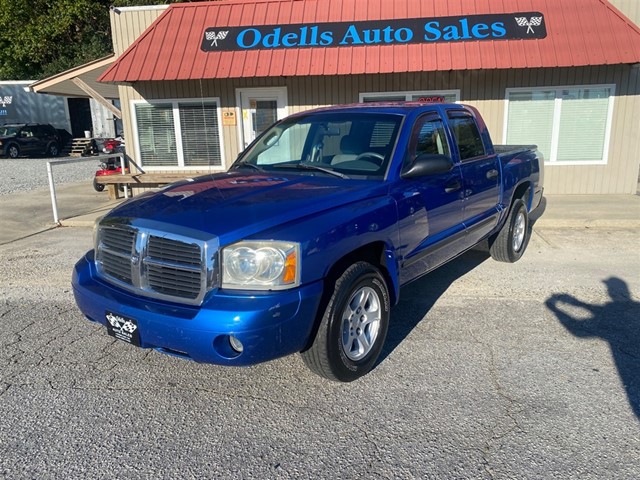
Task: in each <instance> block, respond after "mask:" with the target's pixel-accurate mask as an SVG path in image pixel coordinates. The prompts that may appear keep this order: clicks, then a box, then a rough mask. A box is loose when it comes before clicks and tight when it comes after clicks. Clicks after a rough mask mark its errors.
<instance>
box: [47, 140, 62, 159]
mask: <svg viewBox="0 0 640 480" xmlns="http://www.w3.org/2000/svg"><path fill="white" fill-rule="evenodd" d="M59 154H60V150H59V149H58V145H57V144H56V143H52V144H50V145H49V146H48V147H47V155H48V156H50V157H57V156H58V155H59Z"/></svg>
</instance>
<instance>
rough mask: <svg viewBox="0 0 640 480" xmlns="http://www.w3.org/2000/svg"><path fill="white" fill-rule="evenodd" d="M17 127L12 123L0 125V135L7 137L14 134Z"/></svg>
mask: <svg viewBox="0 0 640 480" xmlns="http://www.w3.org/2000/svg"><path fill="white" fill-rule="evenodd" d="M18 129H19V127H14V126H12V125H3V126H2V127H0V137H9V136H11V135H15V134H16V133H18Z"/></svg>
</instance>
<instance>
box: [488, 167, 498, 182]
mask: <svg viewBox="0 0 640 480" xmlns="http://www.w3.org/2000/svg"><path fill="white" fill-rule="evenodd" d="M497 177H498V170H496V169H495V168H492V169H491V170H489V171H488V172H487V179H489V180H491V179H494V178H497Z"/></svg>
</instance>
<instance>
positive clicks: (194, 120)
mask: <svg viewBox="0 0 640 480" xmlns="http://www.w3.org/2000/svg"><path fill="white" fill-rule="evenodd" d="M218 105H219V102H218V100H217V99H203V100H193V101H190V100H175V101H157V102H152V103H147V102H134V104H133V106H134V108H133V112H134V129H135V131H136V136H137V138H136V140H137V148H138V153H139V157H138V158H139V159H140V163H141V166H142V167H154V168H158V169H162V168H164V169H171V168H176V167H179V168H194V169H196V168H202V167H218V168H220V169H222V168H224V165H223V160H222V152H223V149H222V141H221V139H222V132H221V129H220V125H221V121H220V118H219V115H220V111H219V110H220V109H219V108H218Z"/></svg>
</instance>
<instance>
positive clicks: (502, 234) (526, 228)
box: [489, 198, 531, 263]
mask: <svg viewBox="0 0 640 480" xmlns="http://www.w3.org/2000/svg"><path fill="white" fill-rule="evenodd" d="M530 236H531V228H530V225H529V214H528V213H527V206H526V205H525V203H524V202H523V201H522V200H521V199H519V198H518V199H517V200H515V201H514V202H513V205H512V206H511V210H510V212H509V218H507V221H506V222H505V224H504V225H503V226H502V228H501V229H500V231H499V232H498V233H497V234H496V235H495V237H493V238H491V239H490V240H489V253H490V254H491V256H492V257H493V259H494V260H498V261H499V262H507V263H513V262H517V261H518V260H520V258H521V257H522V255H523V254H524V251H525V250H526V248H527V245H528V244H529V238H530Z"/></svg>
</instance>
